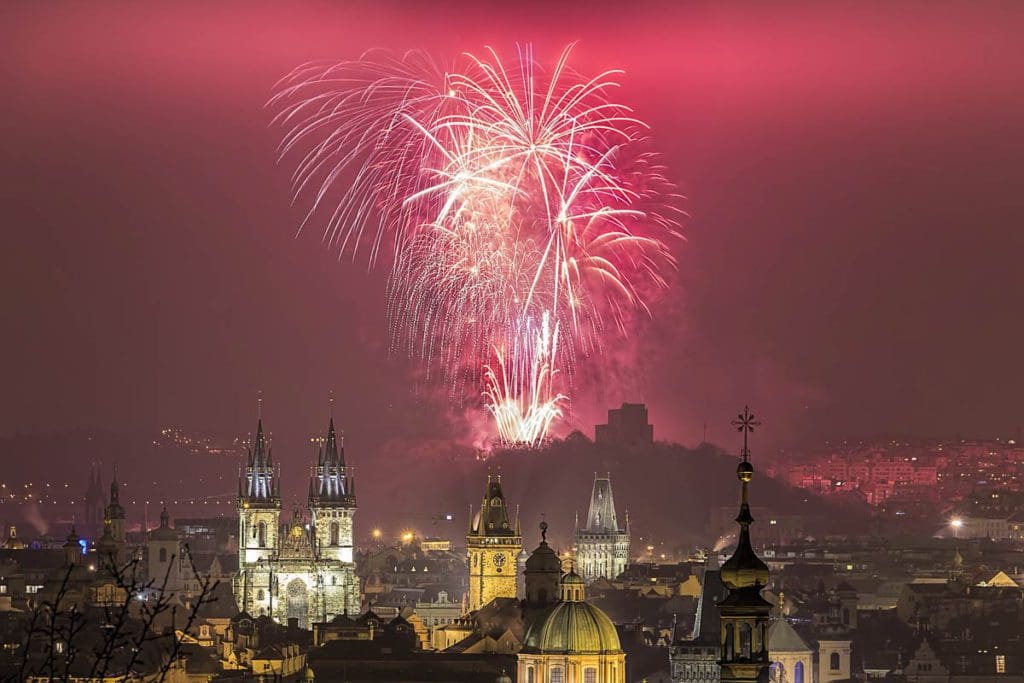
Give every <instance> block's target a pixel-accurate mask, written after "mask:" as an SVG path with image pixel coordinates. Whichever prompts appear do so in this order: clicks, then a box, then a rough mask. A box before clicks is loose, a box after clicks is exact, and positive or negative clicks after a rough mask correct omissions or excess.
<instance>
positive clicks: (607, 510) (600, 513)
mask: <svg viewBox="0 0 1024 683" xmlns="http://www.w3.org/2000/svg"><path fill="white" fill-rule="evenodd" d="M573 539H574V541H575V544H576V560H577V562H576V568H577V569H578V570H579V573H580V574H581V575H582V576H583V578H584V579H585V580H586V581H587V582H588V583H590V582H592V581H594V580H596V579H599V578H601V577H604V578H606V579H614V578H616V577H618V575H619V574H621V573H622V572H624V571H625V570H626V563H627V562H628V561H629V517H628V516H627V518H626V524H625V526H624V527H621V528H620V527H619V521H618V515H617V514H616V511H615V497H614V496H613V495H612V480H611V476H605V477H598V476H597V474H596V473H595V474H594V490H593V491H592V492H591V494H590V511H589V513H588V514H587V525H586V526H585V527H583V528H582V529H581V528H579V526H578V525H577V527H576V529H575V531H574V532H573Z"/></svg>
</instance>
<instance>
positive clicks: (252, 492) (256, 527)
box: [235, 417, 281, 613]
mask: <svg viewBox="0 0 1024 683" xmlns="http://www.w3.org/2000/svg"><path fill="white" fill-rule="evenodd" d="M280 488H281V484H280V478H279V477H278V476H277V473H276V472H275V471H274V461H273V457H272V455H271V452H270V448H269V446H268V445H267V442H266V437H265V436H264V435H263V419H262V417H261V418H260V419H259V421H258V422H257V425H256V439H255V441H254V442H253V445H252V448H250V449H249V456H248V460H247V461H246V467H245V474H243V475H242V476H241V477H240V478H239V480H238V577H237V578H236V579H235V583H236V585H235V599H236V600H237V601H238V606H239V608H241V610H242V611H244V612H249V611H250V608H251V607H253V590H254V589H255V586H254V585H253V570H254V569H255V568H256V565H257V564H259V563H260V561H261V560H263V561H268V560H270V559H271V558H273V557H274V555H276V553H277V547H278V526H279V521H280V518H281V490H280ZM250 613H251V612H250Z"/></svg>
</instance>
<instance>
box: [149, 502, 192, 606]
mask: <svg viewBox="0 0 1024 683" xmlns="http://www.w3.org/2000/svg"><path fill="white" fill-rule="evenodd" d="M146 546H147V553H146V555H147V567H148V576H149V578H150V580H151V581H154V582H155V583H154V587H156V588H160V587H162V588H163V589H164V590H166V591H170V592H172V593H176V592H178V591H180V590H182V588H183V587H184V586H183V583H182V578H183V577H182V573H181V560H182V558H181V539H180V538H179V537H178V532H177V531H175V530H174V529H173V528H171V516H170V514H168V512H167V507H166V506H164V509H163V510H162V511H161V512H160V526H159V527H157V528H156V529H153V530H152V531H150V532H149V539H148V540H147V543H146Z"/></svg>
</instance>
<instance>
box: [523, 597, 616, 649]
mask: <svg viewBox="0 0 1024 683" xmlns="http://www.w3.org/2000/svg"><path fill="white" fill-rule="evenodd" d="M523 651H524V652H526V653H528V654H618V653H620V652H622V646H621V645H620V643H619V634H618V633H617V632H616V631H615V625H614V624H612V620H611V619H609V618H608V615H607V614H605V613H604V612H603V611H602V610H600V609H599V608H597V607H594V606H593V605H591V604H589V603H586V602H560V603H558V604H556V605H554V606H553V607H550V608H548V609H547V610H545V611H544V612H542V613H541V614H540V615H538V616H537V618H536V619H535V620H534V621H533V623H532V624H530V627H529V629H528V630H527V631H526V640H525V642H524V643H523Z"/></svg>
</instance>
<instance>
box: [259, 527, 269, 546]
mask: <svg viewBox="0 0 1024 683" xmlns="http://www.w3.org/2000/svg"><path fill="white" fill-rule="evenodd" d="M258 528H259V547H261V548H266V547H267V523H266V522H260V525H259V527H258Z"/></svg>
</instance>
